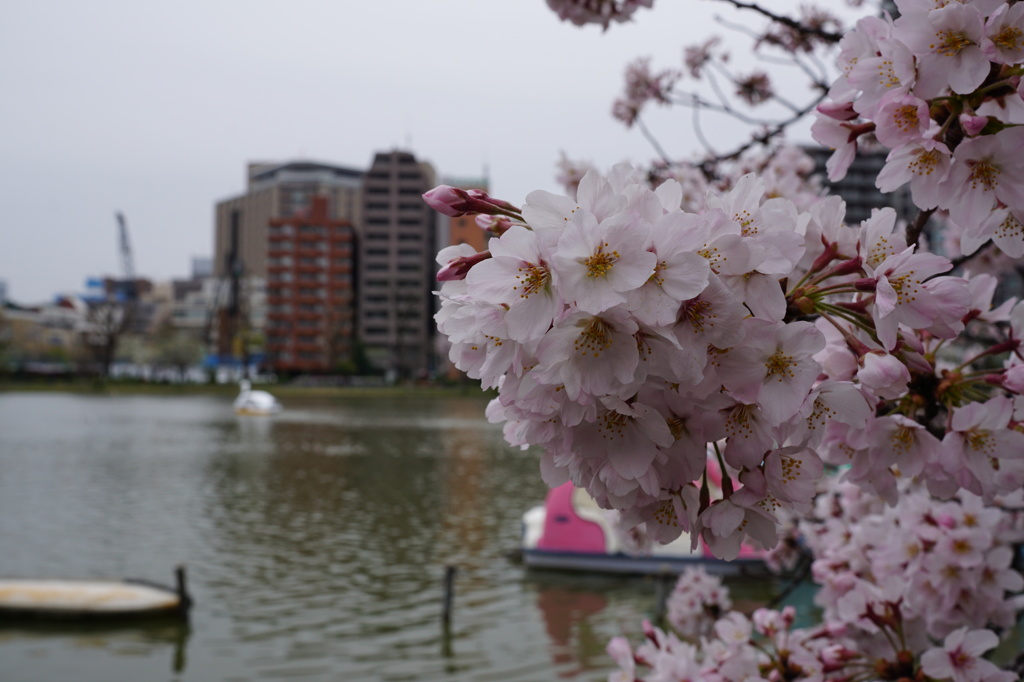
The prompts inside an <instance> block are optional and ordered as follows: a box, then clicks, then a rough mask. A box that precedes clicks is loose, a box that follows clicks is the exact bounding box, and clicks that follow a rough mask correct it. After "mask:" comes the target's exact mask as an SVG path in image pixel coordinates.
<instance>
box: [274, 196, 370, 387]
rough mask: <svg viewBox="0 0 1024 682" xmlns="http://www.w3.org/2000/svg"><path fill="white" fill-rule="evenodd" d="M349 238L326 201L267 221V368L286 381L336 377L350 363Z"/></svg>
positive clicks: (347, 229) (349, 228)
mask: <svg viewBox="0 0 1024 682" xmlns="http://www.w3.org/2000/svg"><path fill="white" fill-rule="evenodd" d="M354 248H355V231H354V229H353V226H352V223H351V222H350V221H348V220H338V219H332V218H331V217H330V216H329V214H328V201H327V197H326V196H316V197H313V198H312V200H311V203H310V208H309V210H308V211H295V212H293V214H292V216H290V217H288V218H274V219H271V220H270V221H269V231H268V236H267V328H266V358H267V363H268V364H269V365H270V366H271V367H273V368H274V369H275V371H277V372H281V373H285V374H296V373H318V372H331V371H335V370H337V369H338V368H339V366H341V365H342V364H343V363H346V362H348V361H350V360H351V356H352V351H353V332H354V326H353V323H354V317H355V287H354V261H353V252H354Z"/></svg>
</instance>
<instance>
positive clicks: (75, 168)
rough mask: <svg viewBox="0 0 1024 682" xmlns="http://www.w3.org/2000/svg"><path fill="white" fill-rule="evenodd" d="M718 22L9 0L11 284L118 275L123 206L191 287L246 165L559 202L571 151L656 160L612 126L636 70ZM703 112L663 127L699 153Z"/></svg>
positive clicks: (17, 294)
mask: <svg viewBox="0 0 1024 682" xmlns="http://www.w3.org/2000/svg"><path fill="white" fill-rule="evenodd" d="M767 4H768V5H770V6H773V7H776V8H787V7H791V6H795V5H796V4H797V2H796V0H769V2H768V3H767ZM723 13H724V14H725V15H727V16H735V15H734V14H731V13H730V12H729V11H728V9H727V8H725V7H724V6H722V5H721V4H717V3H713V2H708V1H706V0H661V2H660V3H657V4H656V5H655V8H654V9H653V10H641V11H640V12H639V13H637V14H636V15H635V19H634V21H633V22H632V23H630V24H626V25H616V26H613V27H612V28H611V29H610V30H609V31H607V32H604V33H603V32H602V31H601V29H600V27H597V26H590V27H586V28H583V29H581V28H577V27H574V26H572V25H570V24H566V23H562V22H560V21H558V19H557V18H556V17H555V15H554V14H553V13H551V12H550V11H549V10H548V9H547V7H546V5H545V2H544V0H504V1H501V2H499V1H497V0H401V1H400V0H372V1H370V0H363V1H361V2H356V1H354V0H290V1H289V2H281V1H280V0H273V1H269V0H234V1H227V0H202V1H201V2H200V1H198V0H179V1H178V2H173V3H152V2H138V1H137V0H89V1H88V2H79V1H77V0H63V1H59V0H40V1H39V2H10V3H7V4H6V6H5V9H4V18H3V21H2V22H0V84H2V87H3V93H4V101H5V105H4V106H3V108H2V110H0V125H2V131H3V132H2V135H0V154H2V156H0V158H2V163H0V174H2V177H0V243H2V246H0V280H3V281H6V284H7V293H8V297H9V298H10V299H12V300H14V301H16V302H19V303H36V302H40V301H43V300H47V299H49V298H50V297H51V296H52V295H54V294H56V293H62V292H69V293H73V292H81V291H82V290H83V285H84V281H85V279H86V277H89V276H104V275H110V276H120V275H121V274H122V267H121V260H120V251H119V247H118V232H117V223H116V220H115V213H116V212H117V211H121V212H123V213H124V215H125V216H126V218H127V222H128V227H129V232H130V239H131V245H132V251H133V257H134V266H135V271H136V273H137V274H138V275H139V276H144V277H149V278H151V279H154V280H164V279H170V278H173V277H186V276H188V274H189V269H190V262H191V258H192V257H193V256H210V255H212V249H213V207H214V204H215V203H216V202H217V201H219V200H221V199H224V198H227V197H230V196H234V195H237V194H240V193H241V192H242V191H243V190H244V183H245V166H246V163H247V162H249V161H254V160H269V161H288V160H294V159H310V160H315V161H323V162H327V163H336V164H340V165H347V166H352V167H356V168H367V167H368V166H369V164H370V162H371V160H372V157H373V153H374V152H375V151H378V150H390V149H393V148H406V149H409V150H411V151H412V152H413V153H415V154H416V155H417V156H418V157H420V158H422V159H424V160H427V161H429V162H431V163H432V164H433V165H434V166H435V168H437V170H438V171H439V172H440V173H441V174H442V176H444V175H451V176H480V175H481V174H482V173H483V169H484V167H485V166H486V167H487V168H489V171H490V179H491V189H492V192H491V193H492V194H493V195H495V196H499V197H501V198H504V199H507V200H509V201H512V202H513V203H517V204H519V203H521V202H522V201H523V200H524V198H525V196H526V194H527V193H529V192H530V191H532V190H534V189H547V190H551V191H559V189H560V188H559V187H558V186H557V185H556V183H555V180H554V175H555V162H556V161H557V159H558V156H559V152H560V151H563V150H564V151H565V152H566V153H567V154H568V155H569V156H570V157H573V158H579V159H584V160H588V161H591V162H594V163H596V164H597V165H599V166H601V167H603V168H607V167H609V166H611V165H612V164H614V163H616V162H618V161H627V160H628V161H634V162H638V163H643V162H646V161H648V160H650V159H651V158H653V156H654V154H653V151H652V149H651V147H650V146H649V145H648V144H647V142H646V141H645V140H644V138H643V137H642V135H641V134H640V132H639V131H637V130H627V129H626V128H625V127H623V126H622V125H620V124H619V123H617V122H616V121H614V120H613V119H612V118H611V116H610V114H609V111H610V108H611V103H612V101H613V100H614V98H615V97H616V96H617V95H618V94H619V92H620V90H621V87H622V72H623V69H624V67H625V65H626V64H627V63H628V62H629V61H631V60H632V59H634V58H635V57H638V56H645V55H651V56H653V57H654V63H655V64H658V65H662V66H675V65H678V64H679V62H680V55H681V47H682V46H683V45H687V44H692V43H695V42H698V41H702V40H704V39H706V38H707V37H708V36H709V35H710V34H712V33H715V32H721V31H722V29H721V28H720V27H719V26H718V25H716V24H715V23H714V21H713V16H714V15H715V14H723ZM754 23H755V24H756V23H758V22H754ZM689 120H690V119H689V113H688V112H687V111H685V110H675V111H673V112H672V114H671V116H667V115H662V116H655V117H654V118H653V119H652V120H651V125H652V127H654V128H655V129H656V130H658V132H659V137H660V138H661V139H662V140H663V142H664V143H665V145H666V146H667V147H668V149H669V151H670V152H671V153H673V154H675V155H678V156H680V157H685V156H687V155H689V154H692V153H695V152H696V150H698V148H699V147H698V145H697V143H696V141H695V140H694V139H693V135H692V128H691V127H690V123H689ZM710 132H711V134H712V135H713V136H714V137H715V139H716V140H718V139H720V140H723V141H725V140H728V139H730V136H734V131H730V130H729V129H728V128H721V129H717V130H714V129H713V130H711V131H710ZM733 139H735V138H734V137H733Z"/></svg>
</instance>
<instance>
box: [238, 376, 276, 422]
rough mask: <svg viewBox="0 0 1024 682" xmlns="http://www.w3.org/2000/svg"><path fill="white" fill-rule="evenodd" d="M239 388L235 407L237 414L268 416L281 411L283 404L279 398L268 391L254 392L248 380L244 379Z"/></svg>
mask: <svg viewBox="0 0 1024 682" xmlns="http://www.w3.org/2000/svg"><path fill="white" fill-rule="evenodd" d="M239 388H240V390H239V392H238V397H237V398H235V402H234V405H233V407H234V410H235V414H239V415H255V416H267V415H271V414H277V413H278V412H280V411H281V409H282V408H281V403H279V402H278V401H277V398H275V397H274V396H272V395H271V394H269V393H267V392H266V391H254V390H253V389H252V384H251V383H249V380H248V379H243V380H242V381H241V383H240V384H239Z"/></svg>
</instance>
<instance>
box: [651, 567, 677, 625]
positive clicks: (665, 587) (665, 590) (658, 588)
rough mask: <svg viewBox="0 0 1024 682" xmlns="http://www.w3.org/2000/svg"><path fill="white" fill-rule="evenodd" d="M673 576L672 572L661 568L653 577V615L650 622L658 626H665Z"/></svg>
mask: <svg viewBox="0 0 1024 682" xmlns="http://www.w3.org/2000/svg"><path fill="white" fill-rule="evenodd" d="M675 577H676V576H675V575H674V574H673V573H672V572H670V571H668V570H663V571H661V572H659V573H658V575H657V577H655V579H654V580H655V583H654V617H653V618H651V622H652V623H654V624H655V625H657V626H658V627H659V628H664V627H665V616H666V611H667V606H668V596H669V594H670V593H671V592H672V587H673V578H675Z"/></svg>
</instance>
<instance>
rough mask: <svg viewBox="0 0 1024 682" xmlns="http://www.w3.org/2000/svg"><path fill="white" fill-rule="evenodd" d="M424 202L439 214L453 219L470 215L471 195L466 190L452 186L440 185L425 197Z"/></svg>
mask: <svg viewBox="0 0 1024 682" xmlns="http://www.w3.org/2000/svg"><path fill="white" fill-rule="evenodd" d="M423 201H425V202H427V205H428V206H430V208H432V209H434V210H435V211H437V212H438V213H443V214H444V215H446V216H451V217H452V218H458V217H459V216H463V215H466V214H467V213H469V209H468V205H469V195H468V194H467V193H466V190H464V189H458V188H457V187H452V186H450V185H438V186H437V187H435V188H434V189H432V190H430V191H429V192H427V193H426V194H424V195H423Z"/></svg>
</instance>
